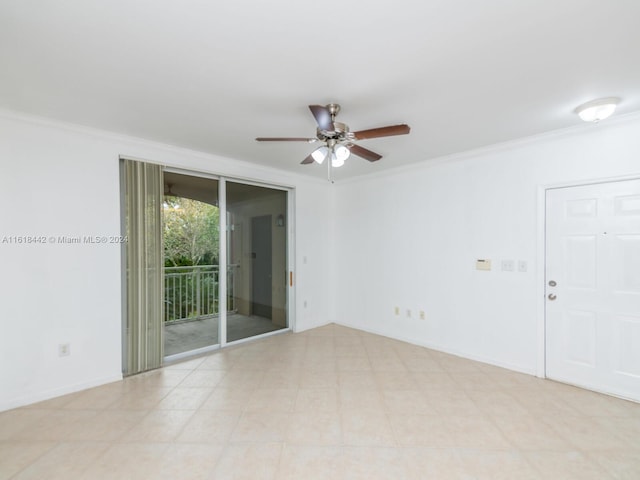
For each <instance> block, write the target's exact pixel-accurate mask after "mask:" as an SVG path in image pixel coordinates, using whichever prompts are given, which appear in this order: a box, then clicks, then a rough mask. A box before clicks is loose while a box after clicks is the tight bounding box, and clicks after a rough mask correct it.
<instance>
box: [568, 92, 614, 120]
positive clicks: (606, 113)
mask: <svg viewBox="0 0 640 480" xmlns="http://www.w3.org/2000/svg"><path fill="white" fill-rule="evenodd" d="M618 103H620V99H619V98H617V97H607V98H598V99H597V100H591V101H590V102H587V103H583V104H582V105H580V106H578V107H576V109H575V110H574V112H575V113H577V114H578V116H579V117H580V118H581V119H582V120H584V121H585V122H594V123H598V122H599V121H600V120H604V119H605V118H609V117H610V116H611V115H613V112H615V110H616V107H617V106H618Z"/></svg>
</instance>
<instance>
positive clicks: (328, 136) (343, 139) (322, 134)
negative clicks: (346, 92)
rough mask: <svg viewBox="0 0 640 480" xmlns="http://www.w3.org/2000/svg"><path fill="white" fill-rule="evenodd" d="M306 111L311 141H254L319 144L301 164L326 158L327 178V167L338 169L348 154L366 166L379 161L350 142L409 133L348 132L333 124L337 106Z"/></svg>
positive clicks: (405, 128) (398, 129)
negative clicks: (312, 131)
mask: <svg viewBox="0 0 640 480" xmlns="http://www.w3.org/2000/svg"><path fill="white" fill-rule="evenodd" d="M309 110H311V113H312V114H313V116H314V118H315V119H316V122H317V123H318V128H317V130H316V137H315V138H304V137H302V138H300V137H258V138H256V140H257V141H258V142H308V143H314V142H322V143H323V145H321V146H320V147H318V148H316V149H315V150H314V151H313V152H312V153H311V154H310V155H309V156H307V158H305V159H304V160H303V161H302V162H301V163H302V164H303V165H308V164H311V163H314V162H316V163H318V164H322V163H323V162H324V161H325V160H326V159H327V158H329V159H330V161H329V162H327V168H328V171H329V175H331V173H330V172H331V167H341V166H342V165H344V162H345V160H346V159H347V158H349V156H350V155H351V154H354V155H357V156H358V157H362V158H364V159H365V160H369V161H370V162H375V161H377V160H380V159H381V158H382V155H380V154H378V153H376V152H372V151H371V150H368V149H366V148H364V147H361V146H360V145H356V144H355V143H354V141H357V140H366V139H369V138H378V137H390V136H393V135H406V134H407V133H409V131H410V128H409V125H405V124H401V125H392V126H388V127H380V128H372V129H369V130H360V131H357V132H351V131H350V130H349V126H348V125H346V124H344V123H340V122H336V115H338V113H339V112H340V105H338V104H337V103H330V104H329V105H326V106H322V105H309Z"/></svg>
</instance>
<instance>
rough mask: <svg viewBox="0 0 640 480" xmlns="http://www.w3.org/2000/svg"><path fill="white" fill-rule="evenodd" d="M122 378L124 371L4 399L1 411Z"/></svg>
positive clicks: (0, 405) (0, 407)
mask: <svg viewBox="0 0 640 480" xmlns="http://www.w3.org/2000/svg"><path fill="white" fill-rule="evenodd" d="M120 380H122V373H119V374H116V375H109V376H107V377H102V378H96V379H93V380H90V381H88V382H82V383H76V384H73V385H66V386H64V387H60V388H54V389H52V390H47V391H45V392H38V393H33V394H29V395H25V396H22V397H18V398H12V399H9V400H6V401H5V400H3V401H1V402H0V412H3V411H5V410H11V409H13V408H18V407H24V406H25V405H31V404H33V403H38V402H42V401H44V400H50V399H52V398H55V397H61V396H63V395H68V394H69V393H75V392H79V391H81V390H87V389H89V388H93V387H99V386H101V385H106V384H107V383H113V382H117V381H120Z"/></svg>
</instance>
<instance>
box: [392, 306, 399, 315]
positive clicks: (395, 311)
mask: <svg viewBox="0 0 640 480" xmlns="http://www.w3.org/2000/svg"><path fill="white" fill-rule="evenodd" d="M393 311H394V313H395V314H396V315H400V307H395V308H394V309H393Z"/></svg>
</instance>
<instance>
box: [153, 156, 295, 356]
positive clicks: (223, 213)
mask: <svg viewBox="0 0 640 480" xmlns="http://www.w3.org/2000/svg"><path fill="white" fill-rule="evenodd" d="M164 171H165V172H170V173H177V174H180V175H188V176H192V177H201V178H208V179H211V180H216V181H217V182H218V211H219V220H220V223H219V231H220V243H219V245H220V246H219V248H220V250H219V264H218V272H219V280H218V308H219V311H220V314H219V315H220V317H219V321H218V343H217V344H214V345H210V346H207V347H202V348H199V349H197V350H190V351H187V352H183V353H178V354H175V355H171V356H169V357H165V361H166V362H173V361H176V360H181V359H183V358H188V357H191V356H194V355H198V354H202V353H207V352H210V351H215V350H218V349H221V348H224V347H225V346H227V345H237V344H240V343H243V342H247V341H251V340H255V339H258V338H263V337H268V336H271V335H277V334H279V333H283V332H287V331H294V330H295V282H294V280H295V279H294V278H293V272H294V271H295V270H294V261H295V222H294V218H295V188H294V187H292V186H286V185H274V184H270V183H267V182H261V181H256V180H249V179H244V178H239V177H230V176H226V175H217V174H214V173H207V172H202V171H198V170H191V169H188V168H184V167H177V166H171V165H164ZM227 182H232V183H239V184H243V185H251V186H255V187H263V188H269V189H272V190H279V191H283V192H286V194H287V219H286V224H285V227H286V238H287V245H286V269H287V277H288V278H287V285H288V287H287V288H286V289H285V302H286V315H287V326H286V327H285V328H282V329H279V330H275V331H273V332H267V333H263V334H260V335H255V336H252V337H247V338H242V339H239V340H234V341H232V342H227V278H228V276H227V275H228V268H227V265H228V261H227V260H228V255H229V252H228V248H227V195H226V194H227ZM223 239H224V241H223Z"/></svg>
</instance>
